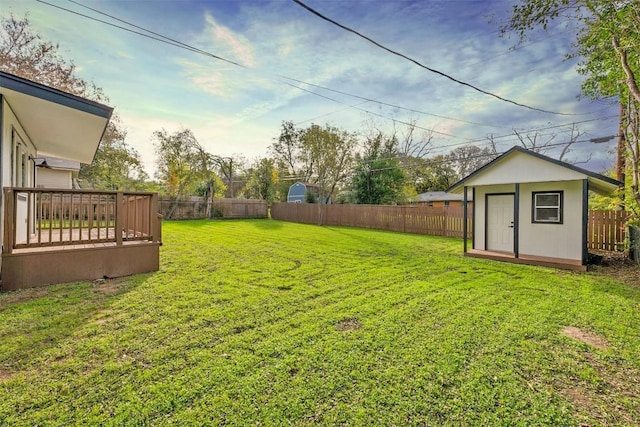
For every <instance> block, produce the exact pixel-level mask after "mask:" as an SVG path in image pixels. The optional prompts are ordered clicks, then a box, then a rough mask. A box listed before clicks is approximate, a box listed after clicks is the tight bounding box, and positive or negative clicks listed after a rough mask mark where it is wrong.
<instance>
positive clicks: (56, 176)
mask: <svg viewBox="0 0 640 427" xmlns="http://www.w3.org/2000/svg"><path fill="white" fill-rule="evenodd" d="M72 184H73V181H72V172H71V171H68V170H56V169H45V168H37V169H36V187H43V188H64V189H71V187H72Z"/></svg>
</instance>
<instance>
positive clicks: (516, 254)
mask: <svg viewBox="0 0 640 427" xmlns="http://www.w3.org/2000/svg"><path fill="white" fill-rule="evenodd" d="M620 185H622V184H621V183H620V182H618V181H616V180H614V179H612V178H608V177H606V176H603V175H600V174H597V173H594V172H591V171H588V170H585V169H582V168H579V167H577V166H574V165H571V164H568V163H564V162H561V161H558V160H555V159H552V158H550V157H547V156H544V155H542V154H539V153H535V152H533V151H530V150H526V149H524V148H521V147H513V148H511V149H510V150H509V151H507V152H506V153H504V154H503V155H501V156H500V157H498V158H496V159H495V160H493V161H492V162H490V163H488V164H486V165H485V166H483V167H481V168H480V169H478V170H476V171H475V172H473V173H471V174H470V175H468V176H467V177H465V178H463V179H462V180H460V181H459V182H457V183H456V184H454V185H453V186H451V187H450V188H449V189H448V190H447V191H449V192H452V193H462V194H463V200H464V206H465V209H464V216H465V221H464V222H463V224H465V226H466V224H467V221H466V218H468V217H469V216H471V217H472V219H473V221H472V224H473V230H472V236H473V237H472V238H471V248H468V241H467V238H466V237H465V239H464V252H465V255H467V256H473V257H479V258H490V259H495V260H501V261H509V262H516V263H523V264H534V265H544V266H548V267H556V268H566V269H572V270H580V271H585V270H586V268H587V267H586V266H587V261H588V251H587V230H588V209H589V206H588V194H589V191H594V192H596V193H598V194H602V195H607V194H610V193H612V192H613V191H614V190H616V189H617V188H618V187H619V186H620ZM471 198H473V200H474V203H473V207H471V208H469V207H468V205H467V204H466V202H467V201H468V200H470V199H471ZM464 235H465V236H466V235H467V233H466V230H465V233H464Z"/></svg>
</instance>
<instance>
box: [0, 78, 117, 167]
mask: <svg viewBox="0 0 640 427" xmlns="http://www.w3.org/2000/svg"><path fill="white" fill-rule="evenodd" d="M0 95H2V96H3V97H5V98H6V99H7V101H8V103H9V105H10V106H11V109H12V110H13V111H14V113H15V114H16V116H17V117H18V118H19V120H20V123H21V124H22V126H23V127H24V128H25V129H26V130H27V132H28V134H29V138H30V139H31V141H32V142H33V144H34V145H35V146H36V149H37V155H38V157H40V156H47V157H48V156H53V157H58V158H64V159H69V160H73V161H76V162H80V163H91V161H92V160H93V156H94V155H95V152H96V150H97V149H98V144H99V143H100V139H101V138H102V134H103V133H104V131H105V129H106V127H107V124H108V123H109V119H110V118H111V114H112V112H113V108H111V107H108V106H106V105H103V104H100V103H98V102H94V101H91V100H88V99H85V98H82V97H79V96H75V95H71V94H68V93H66V92H62V91H60V90H57V89H53V88H51V87H48V86H45V85H41V84H39V83H36V82H33V81H31V80H27V79H23V78H21V77H18V76H15V75H13V74H9V73H4V72H0Z"/></svg>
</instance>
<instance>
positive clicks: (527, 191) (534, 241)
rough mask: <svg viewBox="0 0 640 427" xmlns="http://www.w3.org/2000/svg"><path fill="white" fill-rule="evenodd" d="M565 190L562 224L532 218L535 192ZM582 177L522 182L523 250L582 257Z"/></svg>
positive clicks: (521, 234)
mask: <svg viewBox="0 0 640 427" xmlns="http://www.w3.org/2000/svg"><path fill="white" fill-rule="evenodd" d="M534 191H564V200H563V220H562V224H539V223H536V224H534V223H533V222H532V221H531V208H532V206H531V205H532V197H533V196H532V192H534ZM581 233H582V181H566V182H543V183H536V184H521V185H520V253H521V254H523V255H535V256H544V257H551V258H564V259H572V260H582V238H581Z"/></svg>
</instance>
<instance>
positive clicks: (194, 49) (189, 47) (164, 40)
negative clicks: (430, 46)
mask: <svg viewBox="0 0 640 427" xmlns="http://www.w3.org/2000/svg"><path fill="white" fill-rule="evenodd" d="M36 1H38V2H40V3H43V4H46V5H48V6H52V7H55V8H58V9H61V10H64V11H65V12H69V13H73V14H75V15H78V16H81V17H83V18H87V19H91V20H94V21H97V22H100V23H102V24H106V25H109V26H112V27H115V28H118V29H121V30H125V31H128V32H131V33H133V34H137V35H141V36H144V37H147V38H150V39H153V40H156V41H159V42H162V43H166V44H169V45H171V46H175V47H179V48H183V49H186V50H189V51H191V52H195V53H200V54H202V55H205V56H209V57H211V58H214V59H218V60H221V61H224V62H227V63H229V64H232V65H235V66H238V67H241V68H244V69H249V67H248V66H246V65H243V64H240V63H238V62H236V61H232V60H229V59H226V58H223V57H221V56H218V55H214V54H212V53H211V52H208V51H206V50H203V49H199V48H197V47H194V46H192V45H189V44H187V43H184V42H181V41H179V40H176V39H173V38H171V37H167V36H165V35H163V34H160V33H157V32H155V31H152V30H149V29H147V28H144V27H141V26H139V25H136V24H133V23H131V22H129V21H126V20H124V19H121V18H118V17H117V16H114V15H110V14H108V13H106V12H102V11H100V10H98V9H95V8H93V7H89V6H87V5H84V4H82V3H80V2H78V1H75V0H68V1H69V2H70V3H73V4H75V5H78V6H80V7H83V8H85V9H88V10H91V11H92V12H95V13H98V14H100V15H103V16H106V17H109V18H111V19H114V20H116V21H118V22H121V23H123V24H126V25H129V26H131V27H133V28H136V29H138V30H141V31H145V32H147V33H149V34H152V35H153V36H150V35H148V34H145V33H140V32H138V31H134V30H131V29H129V28H126V27H122V26H120V25H116V24H113V23H110V22H108V21H103V20H101V19H97V18H94V17H91V16H89V15H85V14H82V13H79V12H75V11H73V10H70V9H66V8H64V7H61V6H57V5H54V4H51V3H48V2H46V1H44V0H36ZM275 76H276V77H278V78H280V79H285V80H289V81H292V82H295V83H301V84H305V85H308V86H311V87H316V88H318V89H323V90H326V91H329V92H334V93H338V94H340V95H345V96H350V97H352V98H357V99H362V100H363V101H367V102H374V103H377V104H380V105H385V106H388V107H392V108H398V109H401V110H406V111H410V112H413V113H418V114H424V115H427V116H432V117H438V118H441V119H446V120H453V121H457V122H462V123H468V124H473V125H478V126H487V127H495V128H500V127H501V126H495V125H490V124H486V123H478V122H472V121H469V120H464V119H457V118H454V117H447V116H443V115H439V114H434V113H429V112H426V111H421V110H416V109H413V108H407V107H402V106H400V105H396V104H391V103H388V102H383V101H379V100H375V99H371V98H367V97H364V96H360V95H355V94H352V93H349V92H344V91H341V90H337V89H331V88H329V87H325V86H321V85H317V84H313V83H309V82H305V81H303V80H299V79H295V78H293V77H288V76H285V75H282V74H275ZM285 84H287V83H286V82H285ZM290 86H291V85H290ZM293 87H296V88H297V89H300V90H303V89H302V88H300V87H299V86H293ZM307 92H309V93H311V94H313V95H316V96H319V97H321V98H326V99H330V100H332V101H335V100H334V99H332V98H327V97H325V96H323V95H320V94H318V93H316V92H310V91H307ZM336 102H337V101H336Z"/></svg>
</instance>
